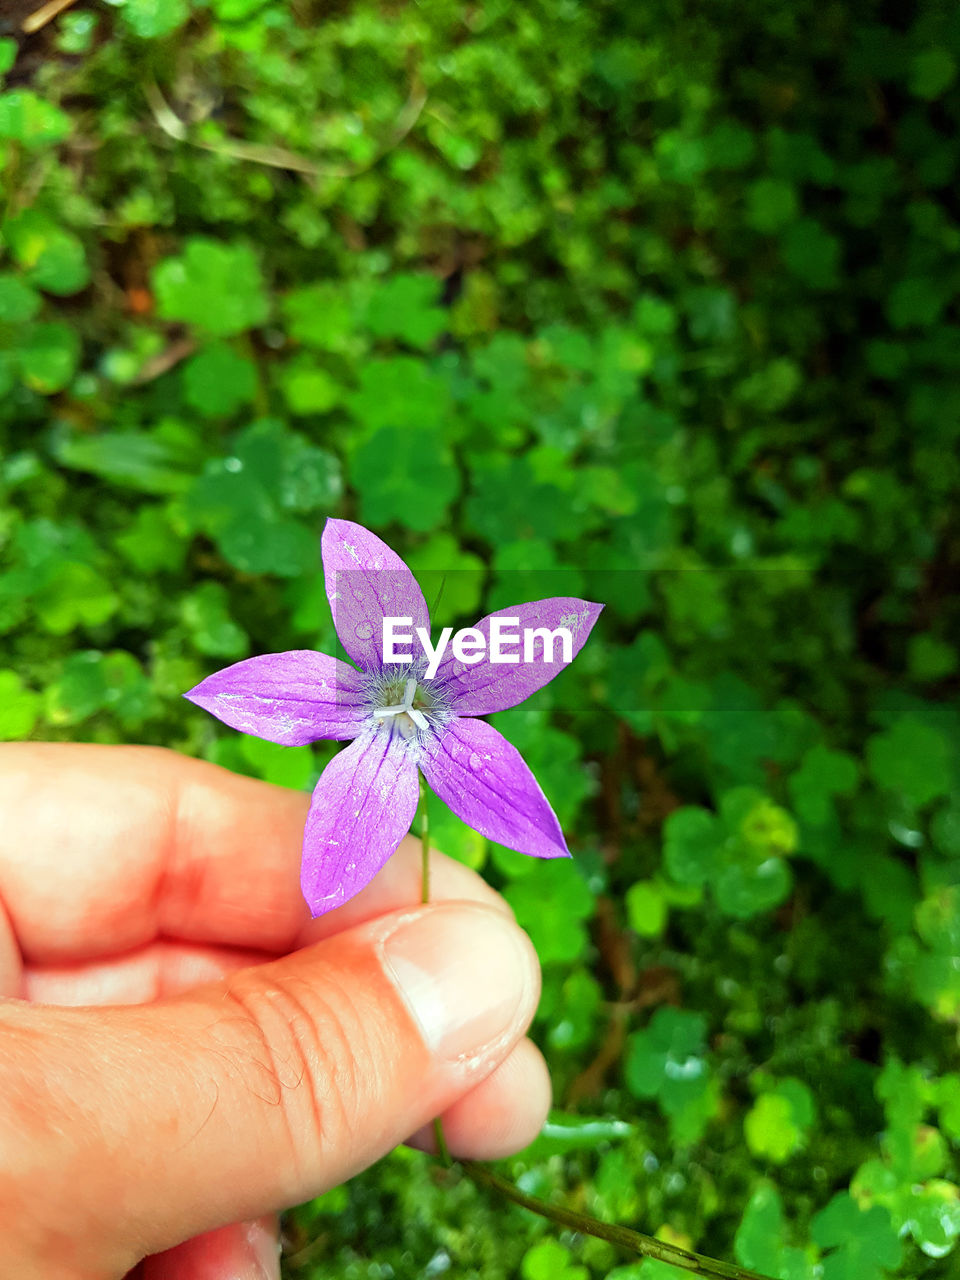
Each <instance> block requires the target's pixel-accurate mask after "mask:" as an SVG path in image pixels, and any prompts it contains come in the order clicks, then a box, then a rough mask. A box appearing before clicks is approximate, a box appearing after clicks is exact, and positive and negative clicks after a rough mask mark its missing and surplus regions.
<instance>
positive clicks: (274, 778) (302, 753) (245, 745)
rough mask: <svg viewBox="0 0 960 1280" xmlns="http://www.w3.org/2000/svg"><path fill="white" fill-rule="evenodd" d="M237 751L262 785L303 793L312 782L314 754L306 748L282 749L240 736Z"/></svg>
mask: <svg viewBox="0 0 960 1280" xmlns="http://www.w3.org/2000/svg"><path fill="white" fill-rule="evenodd" d="M240 750H241V752H242V754H243V757H244V759H245V760H246V762H247V764H248V765H249V766H250V767H251V769H252V771H253V773H254V774H255V775H256V777H258V778H262V779H263V780H264V782H272V783H273V784H274V785H275V786H278V787H292V788H293V789H294V790H295V791H305V790H306V789H307V787H308V786H309V785H310V783H311V782H312V781H314V780H315V776H316V769H315V768H314V763H313V751H312V749H311V748H310V747H309V746H303V747H282V746H279V745H278V744H277V743H276V742H266V741H265V740H264V739H263V738H252V737H250V736H249V735H248V734H242V735H241V737H240Z"/></svg>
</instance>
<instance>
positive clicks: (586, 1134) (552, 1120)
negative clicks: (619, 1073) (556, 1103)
mask: <svg viewBox="0 0 960 1280" xmlns="http://www.w3.org/2000/svg"><path fill="white" fill-rule="evenodd" d="M635 1132H636V1128H635V1126H634V1125H632V1124H628V1123H627V1122H626V1121H625V1120H617V1119H608V1118H606V1117H602V1116H581V1115H567V1114H565V1113H564V1112H563V1111H551V1112H550V1115H549V1117H548V1119H547V1121H546V1123H545V1124H544V1126H543V1128H542V1129H541V1130H540V1132H539V1134H538V1135H537V1137H536V1138H535V1139H534V1141H533V1142H532V1143H531V1144H530V1146H529V1147H527V1148H526V1150H525V1151H524V1159H525V1160H529V1161H530V1162H531V1163H539V1162H540V1161H542V1160H547V1159H549V1158H550V1156H554V1155H564V1154H565V1153H566V1152H568V1151H595V1150H596V1149H597V1148H598V1147H599V1146H601V1144H604V1145H605V1144H607V1143H610V1142H622V1141H624V1140H625V1139H627V1138H629V1137H630V1136H631V1135H632V1134H634V1133H635Z"/></svg>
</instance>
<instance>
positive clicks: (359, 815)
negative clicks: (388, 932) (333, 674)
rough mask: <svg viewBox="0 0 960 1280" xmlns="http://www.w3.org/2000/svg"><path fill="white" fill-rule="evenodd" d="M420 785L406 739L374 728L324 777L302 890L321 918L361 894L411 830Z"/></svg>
mask: <svg viewBox="0 0 960 1280" xmlns="http://www.w3.org/2000/svg"><path fill="white" fill-rule="evenodd" d="M418 794H419V780H418V777H417V767H416V765H415V764H414V761H413V756H412V754H411V752H410V750H409V744H408V743H407V742H405V741H404V739H403V737H402V735H401V734H399V733H396V732H390V731H388V730H385V729H374V730H371V731H368V732H367V733H364V734H363V736H362V737H359V738H357V740H356V741H355V742H351V743H350V746H349V747H347V748H345V750H343V751H341V752H340V753H339V754H338V755H335V756H334V757H333V759H332V760H331V761H330V763H329V764H328V765H327V767H326V769H324V771H323V773H322V774H321V775H320V781H319V782H318V783H317V785H316V787H315V788H314V792H313V799H312V801H311V803H310V812H309V814H308V815H307V825H306V829H305V830H304V833H303V863H302V866H301V871H300V886H301V888H302V889H303V896H304V897H305V898H306V900H307V905H308V906H309V908H310V910H311V912H312V913H313V915H315V916H320V915H323V914H324V912H327V911H331V910H332V909H333V908H334V907H339V906H341V905H342V904H343V903H344V902H346V901H347V900H348V899H349V898H352V897H353V896H354V894H356V893H359V892H360V890H361V889H362V888H363V887H364V885H366V884H368V883H369V882H370V881H371V880H372V879H373V877H374V876H375V875H376V874H377V872H378V871H379V870H380V868H381V867H382V866H383V864H384V863H385V862H386V861H387V859H388V858H389V857H390V855H391V854H392V853H393V852H394V850H395V849H396V847H397V845H398V844H399V843H400V841H401V840H402V839H403V837H404V836H405V835H406V833H407V831H409V829H410V823H411V822H412V821H413V815H414V813H415V812H416V808H417V798H418Z"/></svg>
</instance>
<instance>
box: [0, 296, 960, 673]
mask: <svg viewBox="0 0 960 1280" xmlns="http://www.w3.org/2000/svg"><path fill="white" fill-rule="evenodd" d="M0 310H2V307H0ZM958 665H960V653H958V652H957V649H956V647H955V646H954V645H951V644H948V643H947V642H946V640H942V639H940V637H939V636H934V635H930V633H929V632H923V633H921V634H920V635H917V636H911V637H910V642H909V644H908V646H907V669H908V670H909V672H910V675H911V676H912V677H913V679H914V680H924V681H926V680H942V679H943V678H944V677H945V676H952V675H953V674H954V672H955V671H956V670H957V667H958Z"/></svg>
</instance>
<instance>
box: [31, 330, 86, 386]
mask: <svg viewBox="0 0 960 1280" xmlns="http://www.w3.org/2000/svg"><path fill="white" fill-rule="evenodd" d="M17 356H18V358H19V363H20V376H21V377H22V379H23V381H24V382H25V383H26V385H27V386H28V387H29V388H30V389H31V391H37V392H39V393H40V394H41V395H46V396H49V395H53V394H54V393H55V392H57V391H62V390H63V389H64V387H66V386H67V385H68V384H69V383H70V382H71V380H72V379H73V375H74V374H75V373H76V369H77V365H78V364H79V361H80V339H79V338H78V337H77V334H76V332H75V331H74V330H73V329H71V328H69V327H68V326H67V325H65V324H61V323H60V322H59V321H58V320H55V321H53V322H52V323H50V324H33V325H29V326H28V327H27V329H26V331H25V332H24V335H23V339H22V342H21V344H20V346H19V348H18V350H17Z"/></svg>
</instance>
